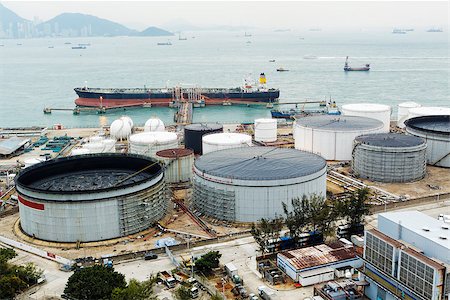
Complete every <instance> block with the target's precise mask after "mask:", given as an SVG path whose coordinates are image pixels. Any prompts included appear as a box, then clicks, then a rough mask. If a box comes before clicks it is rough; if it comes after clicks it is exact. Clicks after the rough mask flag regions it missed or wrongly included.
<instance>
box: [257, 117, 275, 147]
mask: <svg viewBox="0 0 450 300" xmlns="http://www.w3.org/2000/svg"><path fill="white" fill-rule="evenodd" d="M276 140H277V120H276V119H256V120H255V141H258V142H275V141H276Z"/></svg>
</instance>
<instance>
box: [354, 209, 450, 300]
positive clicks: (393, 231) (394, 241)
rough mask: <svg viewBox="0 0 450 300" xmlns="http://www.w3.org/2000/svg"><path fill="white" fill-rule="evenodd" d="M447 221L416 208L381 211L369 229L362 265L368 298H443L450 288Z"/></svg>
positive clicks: (449, 250)
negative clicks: (413, 209) (363, 264)
mask: <svg viewBox="0 0 450 300" xmlns="http://www.w3.org/2000/svg"><path fill="white" fill-rule="evenodd" d="M449 240H450V231H449V225H448V224H446V223H444V222H443V221H439V220H437V219H434V218H432V217H429V216H427V215H425V214H423V213H420V212H418V211H399V212H389V213H382V214H379V215H378V229H371V230H368V231H366V234H365V240H364V260H365V266H364V269H363V272H364V274H365V275H366V280H367V281H368V282H369V283H370V284H369V286H367V287H366V289H365V294H366V295H367V296H368V297H369V298H370V299H386V300H390V299H419V300H439V299H446V297H447V298H448V294H449V293H450V268H449V265H450V242H449Z"/></svg>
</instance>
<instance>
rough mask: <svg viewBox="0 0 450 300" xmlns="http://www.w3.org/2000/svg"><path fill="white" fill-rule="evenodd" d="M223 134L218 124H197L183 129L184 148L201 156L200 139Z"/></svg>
mask: <svg viewBox="0 0 450 300" xmlns="http://www.w3.org/2000/svg"><path fill="white" fill-rule="evenodd" d="M219 132H223V125H222V124H219V123H206V124H205V123H198V124H190V125H187V126H185V127H184V146H185V147H186V148H187V149H192V150H193V151H194V153H195V154H203V148H202V138H203V136H204V135H206V134H210V133H219Z"/></svg>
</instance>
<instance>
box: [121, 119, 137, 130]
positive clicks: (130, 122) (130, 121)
mask: <svg viewBox="0 0 450 300" xmlns="http://www.w3.org/2000/svg"><path fill="white" fill-rule="evenodd" d="M120 118H121V119H122V120H124V121H127V122H128V124H130V128H131V129H133V126H134V123H133V120H132V119H131V118H130V117H129V116H122V117H120Z"/></svg>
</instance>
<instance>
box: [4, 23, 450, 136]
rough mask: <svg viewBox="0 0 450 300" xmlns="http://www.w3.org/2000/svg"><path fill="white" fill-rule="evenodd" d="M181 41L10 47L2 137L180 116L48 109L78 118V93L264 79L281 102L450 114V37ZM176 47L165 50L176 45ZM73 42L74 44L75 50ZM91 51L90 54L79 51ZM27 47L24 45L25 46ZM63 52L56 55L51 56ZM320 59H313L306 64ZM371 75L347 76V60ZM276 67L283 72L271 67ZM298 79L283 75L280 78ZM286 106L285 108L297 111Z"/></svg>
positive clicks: (45, 41) (230, 118)
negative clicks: (6, 131)
mask: <svg viewBox="0 0 450 300" xmlns="http://www.w3.org/2000/svg"><path fill="white" fill-rule="evenodd" d="M186 37H187V38H188V40H186V41H179V40H178V38H177V37H176V36H174V37H169V38H166V37H102V38H42V39H27V40H0V44H2V45H4V46H2V47H0V127H17V126H32V125H43V126H51V125H53V124H56V123H61V124H63V125H64V126H66V127H94V126H95V127H96V126H99V125H106V124H110V123H111V122H112V121H113V120H115V119H116V118H118V117H120V116H121V115H128V116H130V117H131V118H132V119H133V120H134V122H135V123H136V124H143V123H144V122H145V121H146V120H147V119H148V118H150V117H158V118H160V119H162V120H163V121H164V122H165V123H166V124H171V123H173V114H174V112H175V109H171V108H157V107H151V108H138V109H127V110H116V111H110V112H107V113H106V114H104V115H98V114H96V113H94V112H92V113H85V112H82V113H81V114H80V115H73V114H72V112H70V111H67V112H63V111H60V112H59V111H54V112H52V114H44V113H43V109H44V108H45V107H51V108H69V109H70V108H74V105H75V104H74V100H75V99H76V98H77V96H76V94H75V92H74V91H73V88H75V87H81V86H84V85H85V82H87V86H89V87H123V88H125V87H144V86H146V87H165V86H169V87H173V86H175V85H178V84H181V85H183V86H198V87H237V86H241V85H242V84H243V79H244V78H245V77H248V76H249V74H251V75H252V77H253V78H254V79H255V80H257V78H258V76H259V73H261V72H264V73H265V74H266V77H267V85H268V87H273V88H279V89H280V94H281V96H280V102H298V101H306V100H311V101H312V100H325V99H330V97H331V99H333V100H334V101H336V102H337V104H338V105H343V104H346V103H360V102H372V103H382V104H388V105H391V106H392V107H393V109H394V112H393V118H395V106H396V105H397V104H398V103H401V102H404V101H415V102H418V103H421V104H422V105H428V106H431V105H432V106H450V96H449V94H450V93H449V52H448V51H449V42H448V35H447V33H445V32H444V33H427V32H422V31H419V30H418V31H414V32H409V33H408V34H403V35H396V34H392V33H391V32H390V31H385V32H381V31H380V32H369V31H366V32H325V31H321V32H309V31H304V32H300V31H298V32H297V31H290V32H282V33H277V32H271V31H254V32H252V36H251V37H244V33H243V32H238V31H236V32H231V31H228V32H191V33H186ZM168 39H169V40H170V41H171V42H172V45H171V46H158V45H157V43H158V42H165V41H167V40H168ZM67 42H70V43H71V44H65V43H67ZM79 43H90V44H91V45H90V46H87V49H77V50H75V49H72V46H76V45H77V44H79ZM18 44H22V45H18ZM49 47H53V48H49ZM311 55H312V56H316V57H317V59H305V58H304V56H311ZM346 56H349V61H350V65H351V66H354V67H359V66H362V65H364V64H366V63H370V64H371V70H370V72H344V71H343V65H344V62H345V57H346ZM270 60H275V62H270ZM280 67H282V68H284V69H288V70H289V71H288V72H277V71H276V69H277V68H280ZM290 106H292V105H285V106H282V107H281V108H289V107H290ZM261 117H270V109H268V108H266V107H265V106H257V105H256V106H255V105H252V106H250V107H247V106H235V105H233V106H210V107H204V108H196V109H195V110H194V122H216V121H217V122H231V123H235V122H252V121H253V120H254V119H255V118H261Z"/></svg>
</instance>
